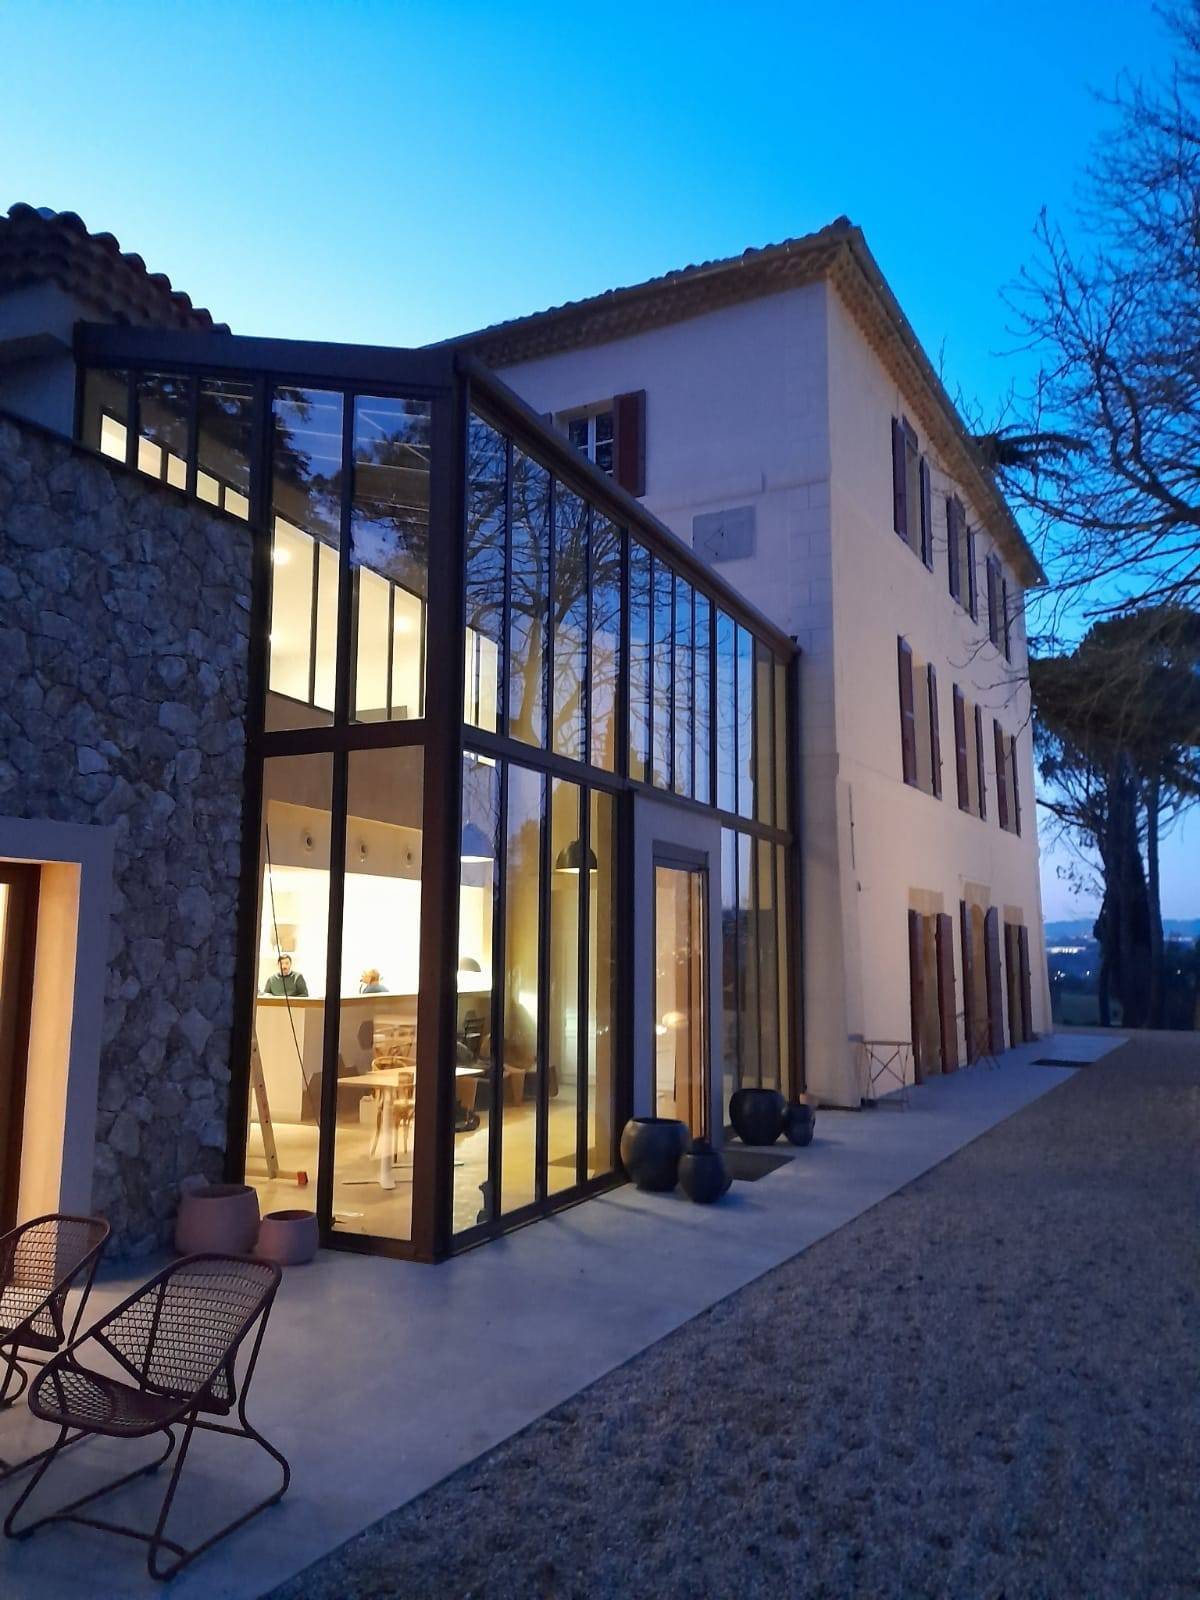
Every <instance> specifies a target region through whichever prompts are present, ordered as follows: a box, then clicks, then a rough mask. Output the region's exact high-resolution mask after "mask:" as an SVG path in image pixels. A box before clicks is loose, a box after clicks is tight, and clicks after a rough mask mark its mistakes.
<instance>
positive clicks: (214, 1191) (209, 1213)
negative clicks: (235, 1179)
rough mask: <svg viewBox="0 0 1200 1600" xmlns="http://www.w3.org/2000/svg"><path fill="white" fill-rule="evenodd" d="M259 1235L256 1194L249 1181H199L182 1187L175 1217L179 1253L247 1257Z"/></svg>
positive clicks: (176, 1242)
mask: <svg viewBox="0 0 1200 1600" xmlns="http://www.w3.org/2000/svg"><path fill="white" fill-rule="evenodd" d="M257 1238H258V1194H257V1192H256V1191H255V1190H254V1189H252V1188H251V1187H250V1185H249V1184H248V1183H199V1184H189V1185H187V1186H185V1187H184V1189H183V1191H182V1193H181V1194H180V1196H179V1214H178V1216H177V1217H176V1218H175V1248H176V1250H178V1251H179V1253H180V1255H184V1256H193V1255H199V1254H201V1253H203V1252H205V1251H215V1252H216V1253H217V1254H218V1255H228V1256H247V1255H249V1254H250V1252H251V1251H252V1250H253V1249H254V1241H255V1240H256V1239H257Z"/></svg>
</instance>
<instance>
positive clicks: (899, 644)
mask: <svg viewBox="0 0 1200 1600" xmlns="http://www.w3.org/2000/svg"><path fill="white" fill-rule="evenodd" d="M896 654H897V658H898V662H899V671H900V761H901V769H902V771H903V773H904V781H905V783H916V781H917V719H916V712H915V709H914V705H913V666H912V650H911V649H910V648H909V645H908V641H907V640H905V639H897V640H896Z"/></svg>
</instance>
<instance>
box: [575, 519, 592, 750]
mask: <svg viewBox="0 0 1200 1600" xmlns="http://www.w3.org/2000/svg"><path fill="white" fill-rule="evenodd" d="M586 515H587V533H586V535H585V537H586V541H587V548H586V551H585V554H584V576H583V587H584V596H583V683H582V684H581V686H580V696H581V699H582V702H583V734H582V737H581V739H580V742H579V759H580V760H581V761H582V762H583V763H584V765H585V766H586V765H589V764H590V762H591V755H592V632H593V627H592V624H593V617H592V611H593V595H592V540H593V538H594V537H595V528H596V513H595V511H594V509H593V508H592V505H591V503H590V502H588V504H587V513H586Z"/></svg>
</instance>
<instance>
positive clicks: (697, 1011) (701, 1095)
mask: <svg viewBox="0 0 1200 1600" xmlns="http://www.w3.org/2000/svg"><path fill="white" fill-rule="evenodd" d="M707 906H708V872H707V868H706V867H704V866H702V865H698V864H695V863H690V862H677V861H665V860H661V859H656V860H655V863H654V1114H655V1115H656V1116H659V1117H676V1118H678V1119H679V1121H681V1122H685V1123H686V1124H687V1126H688V1127H689V1129H690V1130H691V1132H692V1133H693V1135H695V1136H697V1137H699V1136H704V1137H708V1134H709V1117H708V1100H709V1084H708V1072H707V1065H708V1027H709V1021H708V916H707Z"/></svg>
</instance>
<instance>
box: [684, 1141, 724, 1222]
mask: <svg viewBox="0 0 1200 1600" xmlns="http://www.w3.org/2000/svg"><path fill="white" fill-rule="evenodd" d="M679 1187H680V1188H681V1189H682V1190H683V1192H684V1194H685V1195H687V1197H688V1199H689V1200H694V1201H695V1203H696V1204H697V1205H698V1206H710V1205H712V1203H713V1201H714V1200H719V1199H720V1198H721V1196H722V1195H723V1194H724V1193H725V1191H726V1189H728V1187H729V1174H728V1173H727V1172H726V1171H725V1163H724V1161H722V1159H721V1152H720V1151H719V1150H714V1149H713V1147H712V1145H711V1144H709V1142H708V1140H707V1139H693V1140H692V1143H691V1148H690V1149H688V1150H685V1151H684V1152H683V1154H682V1155H681V1156H680V1158H679Z"/></svg>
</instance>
